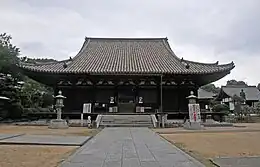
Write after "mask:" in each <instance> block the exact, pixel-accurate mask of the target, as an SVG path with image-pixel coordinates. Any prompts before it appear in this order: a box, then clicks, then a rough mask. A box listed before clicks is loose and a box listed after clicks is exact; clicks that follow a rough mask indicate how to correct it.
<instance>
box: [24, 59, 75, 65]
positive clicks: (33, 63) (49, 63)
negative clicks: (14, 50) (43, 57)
mask: <svg viewBox="0 0 260 167" xmlns="http://www.w3.org/2000/svg"><path fill="white" fill-rule="evenodd" d="M68 61H71V60H70V59H65V60H61V61H56V62H47V63H39V62H32V63H28V62H22V61H20V62H19V63H20V65H29V66H30V65H33V66H43V65H51V64H59V63H64V62H68Z"/></svg>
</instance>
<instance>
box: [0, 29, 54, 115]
mask: <svg viewBox="0 0 260 167" xmlns="http://www.w3.org/2000/svg"><path fill="white" fill-rule="evenodd" d="M11 39H12V37H11V36H10V35H7V34H5V33H4V34H0V95H2V96H6V97H8V98H10V101H9V102H8V103H7V104H5V105H4V106H2V109H1V111H0V115H1V117H2V116H3V115H4V116H5V117H9V118H13V119H15V118H20V117H21V115H22V114H24V112H27V111H28V110H24V108H42V107H48V106H50V105H52V103H53V96H52V93H53V91H52V89H50V88H49V87H46V86H44V85H42V84H40V83H38V82H36V81H34V80H32V79H30V78H28V77H25V76H23V75H22V74H21V73H19V70H18V68H17V64H18V63H19V61H20V59H19V57H18V56H19V48H17V47H16V46H14V45H13V44H11ZM27 60H30V61H33V60H37V61H42V62H50V61H52V62H53V61H54V60H48V59H27ZM21 79H22V80H21ZM21 81H23V82H21ZM41 110H42V109H41ZM37 111H39V110H37ZM46 111H47V110H46Z"/></svg>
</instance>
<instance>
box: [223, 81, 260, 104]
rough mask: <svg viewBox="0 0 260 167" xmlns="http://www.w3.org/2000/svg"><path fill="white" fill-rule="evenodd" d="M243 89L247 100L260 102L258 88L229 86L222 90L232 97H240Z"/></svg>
mask: <svg viewBox="0 0 260 167" xmlns="http://www.w3.org/2000/svg"><path fill="white" fill-rule="evenodd" d="M242 89H243V91H244V92H245V95H246V100H256V101H259V100H260V91H259V90H258V89H257V87H256V86H243V85H229V86H222V90H223V91H224V92H225V93H226V94H227V95H228V96H230V97H233V96H234V95H237V96H240V92H241V90H242Z"/></svg>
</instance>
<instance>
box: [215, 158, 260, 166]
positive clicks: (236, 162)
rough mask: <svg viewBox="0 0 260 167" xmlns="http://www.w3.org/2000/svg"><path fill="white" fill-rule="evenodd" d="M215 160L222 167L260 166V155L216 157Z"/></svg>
mask: <svg viewBox="0 0 260 167" xmlns="http://www.w3.org/2000/svg"><path fill="white" fill-rule="evenodd" d="M213 162H214V163H215V164H217V165H218V166H220V167H258V166H260V157H226V158H215V159H213Z"/></svg>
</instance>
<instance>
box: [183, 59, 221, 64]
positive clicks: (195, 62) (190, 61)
mask: <svg viewBox="0 0 260 167" xmlns="http://www.w3.org/2000/svg"><path fill="white" fill-rule="evenodd" d="M183 61H186V62H189V63H194V64H202V65H218V61H217V62H216V63H202V62H197V61H192V60H186V59H183Z"/></svg>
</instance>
